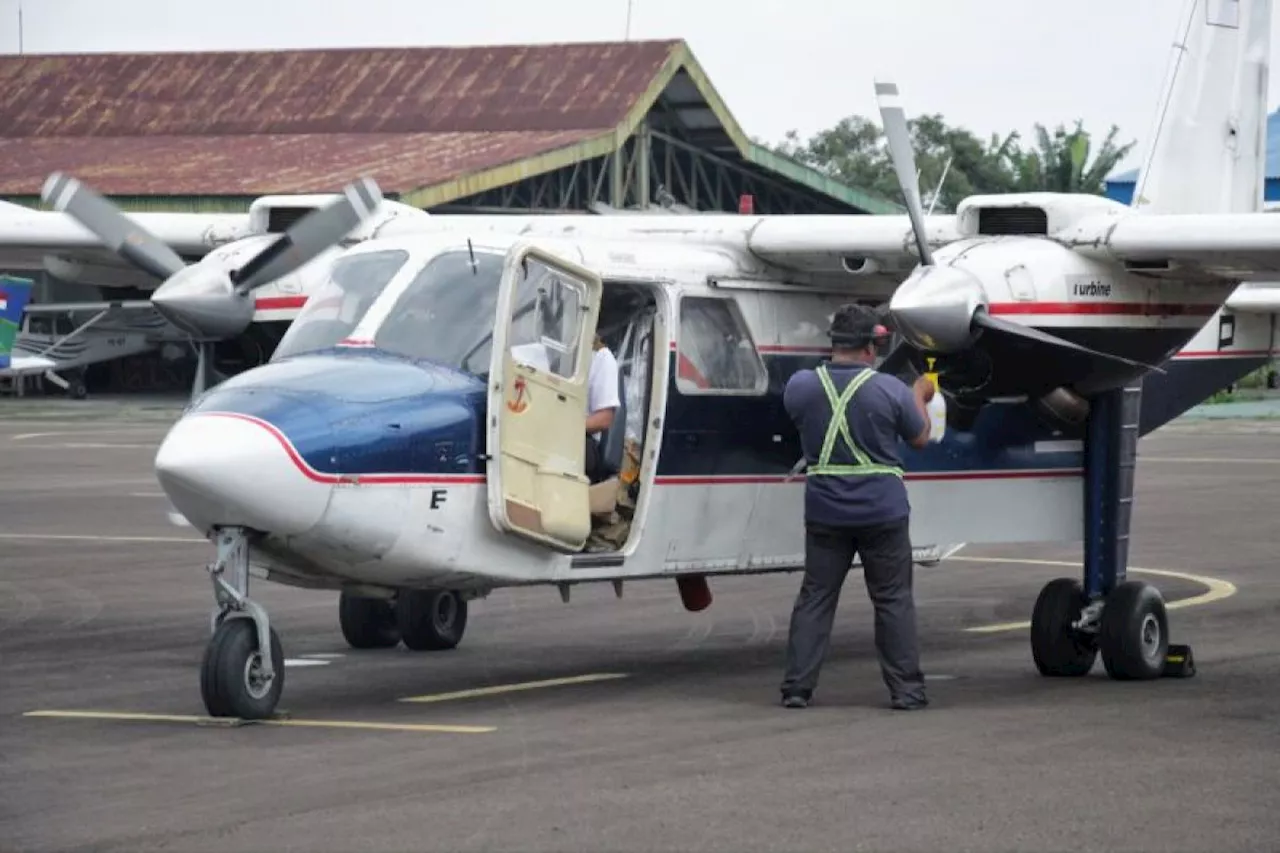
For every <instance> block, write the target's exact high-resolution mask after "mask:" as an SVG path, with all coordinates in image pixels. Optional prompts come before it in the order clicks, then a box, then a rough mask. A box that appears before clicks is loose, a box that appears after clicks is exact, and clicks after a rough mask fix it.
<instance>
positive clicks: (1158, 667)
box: [1098, 581, 1169, 681]
mask: <svg viewBox="0 0 1280 853" xmlns="http://www.w3.org/2000/svg"><path fill="white" fill-rule="evenodd" d="M1098 647H1099V648H1100V650H1101V651H1102V665H1103V666H1105V667H1106V668H1107V674H1108V675H1110V676H1111V677H1112V678H1114V679H1116V680H1119V681H1141V680H1147V679H1152V678H1159V677H1160V676H1161V675H1163V674H1164V659H1165V655H1166V654H1168V652H1169V617H1168V614H1167V613H1166V612H1165V607H1164V599H1163V598H1162V597H1161V596H1160V593H1159V592H1158V591H1157V590H1156V588H1155V587H1153V586H1151V585H1150V584H1147V583H1143V582H1142V581H1125V582H1124V583H1122V584H1120V585H1119V586H1117V587H1116V588H1115V589H1113V590H1111V593H1110V595H1108V596H1107V600H1106V607H1105V608H1103V611H1102V624H1101V625H1100V626H1099V629H1098Z"/></svg>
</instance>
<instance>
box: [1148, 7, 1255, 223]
mask: <svg viewBox="0 0 1280 853" xmlns="http://www.w3.org/2000/svg"><path fill="white" fill-rule="evenodd" d="M1270 62H1271V0H1186V4H1185V6H1184V11H1183V16H1182V19H1181V21H1180V24H1179V29H1178V34H1177V38H1176V39H1175V42H1174V45H1173V54H1172V57H1171V60H1170V67H1169V71H1168V75H1167V78H1166V81H1165V88H1164V91H1163V93H1162V95H1161V99H1160V106H1159V108H1158V110H1157V112H1156V120H1155V125H1154V127H1153V128H1152V134H1151V141H1150V143H1149V148H1148V150H1147V155H1146V159H1145V162H1144V163H1143V165H1142V170H1141V174H1140V175H1139V178H1138V183H1137V186H1136V188H1135V189H1134V194H1133V202H1132V206H1133V207H1134V208H1137V209H1139V210H1142V211H1146V212H1150V213H1253V212H1255V211H1259V210H1261V209H1262V199H1263V195H1262V191H1263V182H1264V180H1265V173H1266V158H1267V138H1266V136H1267V81H1268V74H1269V73H1270Z"/></svg>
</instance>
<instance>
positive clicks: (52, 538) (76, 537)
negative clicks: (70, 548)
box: [0, 533, 209, 545]
mask: <svg viewBox="0 0 1280 853" xmlns="http://www.w3.org/2000/svg"><path fill="white" fill-rule="evenodd" d="M0 539H8V540H14V541H18V542H21V541H24V540H29V541H32V542H42V541H47V542H60V541H66V542H183V543H186V544H188V545H208V544H209V540H208V539H193V538H191V537H190V536H186V537H179V536H93V535H91V534H87V533H84V534H81V533H0Z"/></svg>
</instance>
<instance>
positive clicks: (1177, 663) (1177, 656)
mask: <svg viewBox="0 0 1280 853" xmlns="http://www.w3.org/2000/svg"><path fill="white" fill-rule="evenodd" d="M1195 674H1196V659H1195V656H1194V655H1192V654H1191V647H1190V646H1175V645H1173V644H1172V643H1170V644H1169V651H1167V652H1165V656H1164V673H1163V675H1164V677H1165V678H1191V677H1192V676H1193V675H1195Z"/></svg>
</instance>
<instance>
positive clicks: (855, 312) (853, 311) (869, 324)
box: [830, 302, 889, 349]
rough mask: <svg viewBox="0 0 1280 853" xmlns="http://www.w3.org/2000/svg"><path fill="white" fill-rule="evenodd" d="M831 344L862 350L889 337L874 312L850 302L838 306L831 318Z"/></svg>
mask: <svg viewBox="0 0 1280 853" xmlns="http://www.w3.org/2000/svg"><path fill="white" fill-rule="evenodd" d="M830 334H831V342H832V343H834V344H837V345H838V346H842V347H849V348H851V349H862V348H863V347H866V346H870V345H871V344H872V343H873V342H880V341H882V340H883V339H885V338H887V337H889V330H888V329H886V328H885V327H884V326H883V325H881V324H880V318H879V316H878V315H877V314H876V312H875V311H873V310H872V309H870V308H868V307H867V306H865V305H858V304H857V303H855V302H851V303H849V304H847V305H842V306H840V309H839V310H838V311H836V313H835V316H834V317H832V318H831V333H830Z"/></svg>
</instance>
